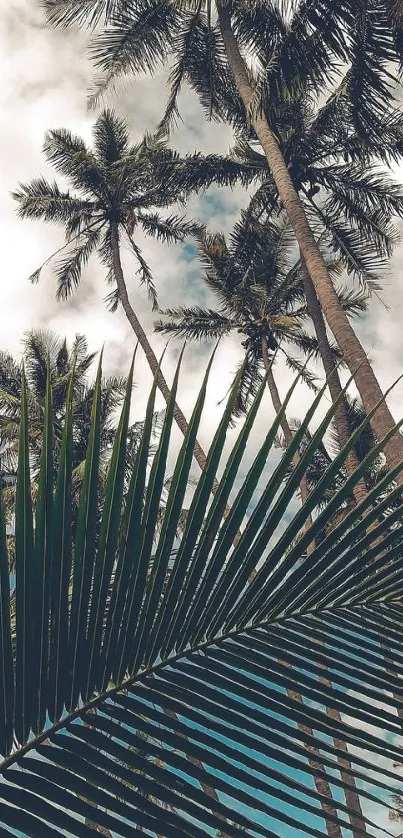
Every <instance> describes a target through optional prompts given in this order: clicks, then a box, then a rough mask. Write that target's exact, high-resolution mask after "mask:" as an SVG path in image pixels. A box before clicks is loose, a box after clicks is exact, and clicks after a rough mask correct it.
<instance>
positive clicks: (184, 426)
mask: <svg viewBox="0 0 403 838" xmlns="http://www.w3.org/2000/svg"><path fill="white" fill-rule="evenodd" d="M111 245H112V259H113V271H114V275H115V280H116V285H117V289H118V291H119V297H120V301H121V303H122V306H123V310H124V313H125V315H126V317H127V319H128V321H129V323H130V325H131V327H132V329H133V332H134V334H135V335H136V338H137V340H138V342H139V344H140V346H141V348H142V350H143V352H144V355H145V356H146V359H147V362H148V366H149V367H150V370H151V372H152V374H153V375H155V374H156V372H157V370H158V361H157V357H156V355H155V353H154V351H153V349H152V348H151V346H150V343H149V341H148V338H147V335H146V333H145V331H144V329H143V327H142V325H141V323H140V321H139V319H138V317H137V315H136V313H135V311H134V309H133V308H132V306H131V304H130V300H129V296H128V293H127V289H126V283H125V279H124V276H123V269H122V263H121V260H120V251H119V234H118V230H117V226H116V225H114V224H111ZM158 388H159V390H160V391H161V393H162V395H163V397H164V399H165V401H166V402H167V404H168V402H169V399H170V396H171V391H170V389H169V387H168V384H167V382H166V379H165V377H164V375H163V373H162V372H161V370H160V371H159V373H158ZM174 417H175V421H176V424H177V425H178V427H179V429H180V430H181V431H182V433H183V436H186V433H187V431H188V428H189V425H188V422H187V420H186V418H185V416H184V414H183V413H182V411H181V409H180V407H178V405H177V404H176V403H175V407H174ZM194 456H195V460H196V461H197V463H198V465H199V466H200V468H201V469H202V470H203V469H204V467H205V465H206V462H207V457H206V455H205V453H204V451H203V449H202V447H201V446H200V445H199V443H198V442H197V440H196V442H195V447H194Z"/></svg>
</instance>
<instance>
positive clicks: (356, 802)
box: [262, 309, 366, 838]
mask: <svg viewBox="0 0 403 838" xmlns="http://www.w3.org/2000/svg"><path fill="white" fill-rule="evenodd" d="M319 312H320V309H319ZM320 314H321V312H320ZM322 323H323V318H322ZM323 325H324V323H323ZM318 340H319V339H318ZM326 341H327V335H326ZM327 344H328V346H329V343H328V341H327ZM329 350H330V346H329ZM262 354H263V362H264V365H265V368H266V371H267V384H268V387H269V390H270V395H271V398H272V402H273V407H274V409H275V411H276V413H277V414H278V413H279V412H280V410H281V407H282V405H281V399H280V395H279V392H278V389H277V385H276V381H275V378H274V375H273V373H272V371H271V364H270V360H269V356H268V352H267V341H266V340H265V338H262ZM330 354H331V350H330ZM332 368H333V369H334V365H332ZM325 371H326V370H325ZM329 389H330V388H329ZM280 424H281V428H282V431H283V434H284V439H285V442H286V444H287V445H289V444H290V442H291V441H292V431H291V428H290V426H289V424H288V422H287V419H286V417H285V416H283V419H282V421H281V423H280ZM357 463H358V461H357ZM300 488H301V499H302V502H303V503H305V500H306V497H307V494H308V493H309V490H308V485H307V480H306V477H304V478H303V480H301V484H300ZM309 519H310V520H308V519H307V522H306V525H305V528H306V530H308V529H309V527H310V526H311V524H312V517H311V516H309ZM314 548H315V542H313V543H312V544H310V545H309V547H308V550H307V554H308V555H309V554H310V553H311V552H312V550H313V549H314ZM287 666H288V664H287ZM320 680H321V682H322V683H324V684H326V685H328V686H331V683H330V681H329V679H328V678H327V677H326V676H322V678H321V679H320ZM288 695H289V696H290V698H295V699H296V700H297V701H300V702H301V703H303V702H302V696H301V695H300V694H299V693H297V692H295V691H292V690H289V691H288ZM326 713H327V714H328V716H330V717H331V718H332V719H335V720H336V721H340V720H341V716H340V713H339V712H338V710H333V709H331V708H328V707H327V708H326ZM299 727H300V729H301V730H302V731H303V732H305V733H306V732H308V733H311V734H312V731H311V730H309V729H308V728H306V729H305V728H304V727H303V726H302V725H299ZM334 744H335V747H336V748H339V749H340V750H342V751H345V753H346V758H345V759H342V758H340V757H338V760H337V762H338V766H339V769H340V776H341V778H342V780H343V781H344V782H345V783H346V784H347V785H348V786H350V788H349V789H345V798H346V803H347V806H348V807H349V808H350V809H351V811H352V812H354V813H357V814H353V815H349V819H350V823H351V826H352V828H353V836H354V838H359V835H361V834H362V833H363V832H364V833H366V829H365V821H364V820H363V818H362V809H361V803H360V798H359V796H358V794H357V791H356V786H355V781H354V778H353V777H352V776H351V774H349V773H347V771H346V770H345V769H349V768H350V769H351V764H350V762H349V760H348V750H347V745H346V743H345V742H343V741H342V740H339V739H335V740H334ZM318 759H319V754H318V752H317V751H315V749H313V748H312V749H311V757H310V758H309V764H310V765H311V767H312V768H318V767H320V768H321V769H322V770H324V768H323V766H322V765H320V763H319V762H318ZM317 780H320V778H315V784H316V788H317V790H318V792H319V793H325V794H326V795H328V796H330V797H331V790H330V786H329V785H328V784H326V785H327V789H328V790H327V791H326V792H322V790H321V787H320V784H319V785H318V782H317ZM322 782H324V783H326V781H322ZM323 810H324V811H325V812H332V813H333V814H334V809H333V808H332V807H331V806H328V807H325V805H324V806H323ZM327 826H328V835H341V832H340V830H339V831H338V832H332V831H331V830H332V829H333V828H334V827H335V826H336V825H335V824H332V823H331V822H329V823H328V824H327ZM356 829H357V830H361V832H357V831H356ZM329 830H330V831H329Z"/></svg>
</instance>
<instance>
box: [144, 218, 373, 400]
mask: <svg viewBox="0 0 403 838" xmlns="http://www.w3.org/2000/svg"><path fill="white" fill-rule="evenodd" d="M198 251H199V258H200V260H201V264H202V267H203V268H204V273H203V279H204V281H205V283H206V286H207V288H208V289H209V290H210V291H211V292H212V293H213V296H214V297H215V299H216V301H217V303H218V305H219V307H218V309H212V308H211V309H202V308H201V307H200V306H194V307H186V306H180V307H178V308H175V309H173V308H170V309H167V310H166V311H165V312H163V314H164V315H165V317H164V319H161V320H159V321H158V322H157V323H156V324H155V330H156V331H157V332H163V333H166V334H174V335H177V336H178V337H182V338H186V339H188V340H201V339H206V338H211V339H215V340H217V338H219V339H220V338H223V337H225V336H227V335H229V334H231V333H238V334H240V335H242V337H243V340H241V338H240V339H239V340H240V344H241V346H242V348H243V350H244V352H245V355H246V363H243V364H242V369H243V376H242V379H241V380H240V386H239V395H238V399H237V401H236V404H235V413H236V414H241V413H243V412H245V409H246V407H247V405H248V403H249V400H250V398H252V397H253V396H254V395H256V393H257V391H258V389H259V386H260V384H261V381H262V377H263V374H264V370H265V362H266V363H267V358H266V357H265V354H266V353H265V352H264V349H265V346H264V344H265V343H267V351H268V352H269V354H270V355H272V353H273V352H276V350H277V349H278V348H279V349H280V352H281V357H285V360H286V363H287V366H288V367H289V368H290V369H292V370H294V372H299V373H301V375H302V378H303V380H304V381H305V383H306V384H308V386H309V387H313V388H315V376H314V374H313V373H312V372H311V371H310V370H309V368H308V367H307V366H306V364H304V363H303V362H302V363H301V355H302V358H303V359H304V356H305V359H306V356H308V355H310V356H311V357H314V356H318V355H319V347H318V342H317V340H316V338H315V337H313V336H312V334H311V333H310V330H309V315H308V309H307V304H306V299H305V293H304V287H303V282H302V278H301V264H300V261H299V260H296V259H295V239H294V236H293V235H292V232H291V231H290V228H289V224H288V223H287V220H286V219H285V218H284V216H280V217H273V218H272V219H271V220H270V221H268V222H266V223H265V224H263V223H260V222H259V221H257V220H256V219H252V218H251V217H250V214H249V212H246V213H242V214H241V219H240V221H239V222H238V223H237V224H236V225H235V227H234V229H233V231H232V233H231V235H230V238H229V243H228V244H227V242H226V240H225V237H224V236H223V235H221V234H218V233H209V232H208V231H205V232H204V235H202V236H201V237H200V238H199V248H198ZM340 267H341V266H340V263H338V262H332V263H331V264H330V262H329V269H330V270H332V274H333V276H334V279H335V280H337V278H338V274H339V272H340ZM338 296H339V298H340V299H341V302H342V305H343V308H344V309H345V310H346V311H348V312H349V313H350V314H352V315H353V314H357V313H359V312H362V311H364V310H365V308H366V297H365V294H363V293H361V292H360V291H359V290H354V289H352V290H351V291H350V290H346V289H344V288H343V287H342V286H339V287H338ZM332 349H333V358H334V363H337V361H338V360H340V354H339V353H338V351H337V347H335V346H333V348H332Z"/></svg>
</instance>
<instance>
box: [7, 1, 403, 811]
mask: <svg viewBox="0 0 403 838" xmlns="http://www.w3.org/2000/svg"><path fill="white" fill-rule="evenodd" d="M3 5H4V8H2V11H1V15H0V54H1V59H2V83H1V87H0V109H1V126H2V128H1V132H0V144H1V153H0V178H1V192H0V217H1V224H0V236H1V282H2V288H1V313H0V324H1V330H0V348H1V349H8V350H10V351H11V352H13V353H14V354H16V355H17V354H19V353H20V348H21V339H22V337H23V333H24V331H25V330H27V329H29V328H32V327H44V326H47V327H49V328H51V329H54V330H55V331H56V332H58V333H59V334H60V335H63V336H64V335H67V337H68V338H70V339H71V338H73V337H74V335H75V333H77V332H80V333H85V334H86V335H87V337H88V339H89V344H90V348H91V350H98V349H100V347H101V345H102V344H104V346H105V368H106V370H107V371H108V372H111V373H112V372H113V373H120V374H122V373H125V372H126V371H127V369H128V365H129V363H130V357H131V355H132V352H133V348H134V337H133V334H132V333H131V331H130V328H129V326H128V325H127V323H126V321H125V318H124V315H123V313H122V312H118V313H116V314H110V313H109V312H108V311H107V309H106V307H105V305H104V304H103V302H102V300H103V297H104V295H105V294H106V293H107V291H106V289H105V286H103V283H102V272H101V271H100V269H99V266H98V265H97V263H96V261H94V262H92V263H91V264H90V266H89V268H88V270H87V271H86V273H85V276H84V278H83V283H82V287H81V289H80V291H79V292H78V293H77V294H76V295H75V296H74V297H73V298H71V299H70V300H69V301H68V302H66V303H63V304H61V303H58V302H56V300H55V295H54V291H55V285H54V282H53V277H52V271H51V269H47V270H45V271H44V273H43V277H42V279H41V281H40V283H39V285H37V286H32V285H30V283H29V282H28V277H29V275H30V274H31V273H32V272H33V271H34V270H35V269H36V268H37V267H38V266H39V265H40V264H41V263H42V262H43V261H44V259H46V257H48V256H49V255H50V253H51V252H52V251H53V250H55V249H56V248H57V247H58V246H60V244H61V243H62V236H61V233H60V231H58V230H57V229H53V228H51V227H49V226H46V225H44V224H42V223H34V222H27V221H25V222H22V221H19V220H18V219H17V217H16V214H15V211H14V206H13V202H12V200H11V198H10V191H11V190H12V189H14V188H16V186H17V185H18V183H19V182H20V181H22V182H24V181H26V180H29V179H31V178H33V177H37V176H38V175H39V174H40V173H42V174H44V175H45V176H47V177H48V178H50V179H52V178H53V173H52V171H51V170H50V169H48V168H47V166H46V165H45V162H44V158H43V156H42V154H41V146H42V142H43V136H44V132H45V130H46V129H48V128H59V127H67V128H69V129H71V130H73V131H74V132H77V133H78V134H80V135H82V136H84V137H85V138H86V139H87V140H90V137H91V125H92V123H93V121H94V118H95V116H94V114H88V112H87V110H86V93H87V91H88V89H89V87H90V83H91V78H92V68H91V65H90V63H89V62H88V60H87V58H86V54H85V44H86V39H85V36H84V35H83V34H82V33H81V34H80V33H74V32H72V31H70V32H65V31H63V32H62V31H60V32H57V31H52V30H50V29H49V28H48V27H45V24H44V19H43V16H42V13H41V11H40V8H39V6H40V3H39V0H11V2H10V0H9V2H7V3H4V4H3ZM163 82H164V79H163V78H161V79H159V80H155V79H154V80H150V79H144V80H140V81H137V82H136V83H135V84H134V83H132V82H128V83H127V84H126V85H125V88H124V90H121V91H120V92H119V95H118V97H115V98H113V99H112V98H111V99H110V100H109V103H110V104H113V106H114V107H115V108H116V110H117V111H118V113H120V114H121V115H124V116H125V117H126V118H127V120H128V122H129V125H130V127H131V130H132V136H133V140H136V139H139V138H140V137H141V136H142V134H143V133H144V131H145V130H152V129H153V127H154V126H155V125H156V123H157V121H158V118H159V117H160V116H161V111H162V106H163V101H164V84H163ZM181 112H182V116H183V118H184V125H183V126H181V128H180V131H179V133H178V134H177V135H176V136H175V138H174V139H173V142H174V144H175V146H176V147H177V148H178V149H179V150H180V151H182V152H185V151H193V150H196V149H198V150H203V151H206V152H207V151H221V152H225V151H226V150H227V149H228V147H229V145H230V143H231V135H230V132H229V131H228V129H226V128H225V127H223V126H217V125H215V124H208V123H207V122H206V121H205V120H204V118H203V115H202V113H201V111H200V108H199V106H198V104H197V102H196V101H195V99H194V98H193V97H192V95H191V94H190V93H189V92H186V91H185V93H184V95H183V96H182V99H181ZM244 201H245V195H244V194H243V192H242V190H241V189H238V190H235V191H234V192H231V191H229V190H214V189H213V190H212V191H210V193H209V198H208V199H206V198H202V197H197V198H194V199H192V201H191V203H190V206H189V208H188V212H189V214H190V215H194V216H195V217H199V218H200V217H201V218H203V220H205V221H207V222H208V223H209V225H210V226H211V227H212V228H213V229H215V230H226V231H228V230H230V229H231V226H232V224H233V222H234V221H235V219H236V217H237V212H238V209H239V207H240V206H242V203H243V202H244ZM144 252H145V254H146V256H147V258H148V260H149V262H150V264H151V266H152V268H153V271H154V277H155V283H156V286H157V289H158V291H159V295H160V305H161V307H162V308H164V306H166V305H168V304H169V305H175V304H180V303H185V302H186V303H190V304H191V303H195V302H199V303H200V302H201V303H203V301H204V300H206V299H207V297H205V292H204V289H203V288H202V286H201V284H200V281H199V277H198V272H197V266H196V265H195V264H193V263H192V261H189V259H187V258H186V253H185V252H184V251H183V248H181V247H179V246H178V247H165V246H162V245H160V244H157V243H154V242H152V243H151V244H150V242H148V243H147V242H144ZM402 265H403V250H402V248H400V249H398V251H397V252H396V256H395V259H394V260H393V263H392V264H391V266H390V272H389V277H388V278H387V280H386V281H385V290H384V294H383V298H384V301H385V304H386V305H387V306H389V310H387V309H386V308H385V307H384V306H382V304H381V303H380V302H379V301H378V300H376V299H374V300H373V303H372V305H371V309H370V312H369V314H368V316H367V317H366V319H365V321H363V322H362V323H361V324H360V326H359V332H360V335H361V338H362V340H363V343H364V346H365V349H366V350H367V351H368V352H369V354H370V357H371V359H372V361H373V364H374V368H375V370H376V373H377V375H378V377H379V380H380V383H381V386H382V387H383V388H386V387H387V386H389V384H391V383H392V381H393V379H394V378H396V377H397V376H398V375H399V374H400V373H401V371H402V369H403V363H402V361H403V328H402V323H403V277H402ZM125 268H126V279H127V285H128V288H129V291H130V294H131V299H132V303H133V305H134V307H135V309H136V312H137V313H138V316H139V318H140V320H141V321H142V324H143V325H144V326H145V328H146V330H147V332H148V333H149V334H150V335H151V341H152V344H153V347H154V349H155V351H156V352H157V354H158V353H159V352H161V351H162V349H163V347H164V345H165V339H164V337H163V336H157V335H152V322H153V319H154V316H155V315H153V314H152V313H151V311H150V308H149V305H148V301H147V298H146V295H145V294H144V292H143V291H142V290H139V289H138V282H137V280H136V277H135V269H134V266H132V265H131V263H130V262H129V261H127V260H125ZM241 340H242V337H241V336H236V337H234V339H228V340H226V341H225V342H224V343H223V345H222V346H221V347H220V349H219V351H218V354H217V359H216V362H215V366H214V369H213V374H212V377H211V386H210V389H209V392H208V404H207V407H206V411H205V416H204V420H203V426H202V430H201V441H202V442H203V443H204V444H207V442H208V440H209V439H211V434H212V431H213V428H214V425H215V423H216V421H217V420H218V416H219V414H220V412H221V409H218V408H217V402H218V400H219V399H220V398H222V397H223V396H224V394H225V391H226V389H227V386H228V381H229V376H230V374H231V373H233V371H234V369H235V366H236V363H237V361H238V360H239V359H240V357H241V347H240V341H241ZM178 350H179V345H178V344H177V345H176V346H175V344H174V343H173V342H171V343H170V345H169V348H168V352H167V355H166V360H165V361H164V369H165V372H166V375H167V377H168V380H169V379H170V378H171V376H172V373H173V369H174V363H175V359H176V357H177V352H178ZM206 357H207V354H206V350H205V348H204V347H203V348H200V347H190V348H189V349H188V350H187V353H186V357H185V363H184V375H183V377H182V384H181V388H180V397H179V401H180V403H181V406H182V408H183V409H184V411H185V412H186V413H187V414H189V411H190V409H191V405H192V404H193V401H194V398H195V395H196V392H197V390H198V386H199V383H200V380H201V376H202V374H203V371H204V368H205V363H206ZM290 381H291V378H290V374H289V372H287V371H285V370H284V369H283V368H282V367H280V366H279V368H278V383H279V388H280V391H281V393H282V394H284V393H285V392H286V390H287V387H288V386H289V384H290ZM136 382H137V395H136V397H135V412H136V415H137V416H139V417H140V416H142V415H143V413H144V403H145V396H146V393H147V391H148V388H149V385H150V382H151V378H150V375H149V373H148V369H147V367H146V366H145V364H144V362H143V361H142V360H141V361H139V363H138V364H137V374H136ZM402 388H403V385H400V387H399V388H397V389H396V391H395V392H394V393H393V395H392V397H391V398H390V404H391V406H392V409H393V411H394V414H395V416H396V418H400V417H401V415H402V414H403V400H402V393H403V389H402ZM310 398H311V397H310V395H309V393H308V392H306V391H305V390H304V389H301V388H300V390H299V391H298V393H297V395H296V397H295V398H294V401H293V403H292V409H291V413H292V414H293V415H301V414H302V413H303V412H304V409H305V407H306V405H307V404H308V403H309V401H310ZM269 416H272V411H271V409H270V406H269V403H268V401H267V402H266V403H265V410H264V411H263V412H262V411H261V414H260V418H259V420H258V423H257V430H256V435H257V436H256V435H255V436H256V438H257V437H258V436H259V435H260V437H261V434H262V430H263V428H264V427H267V423H268V417H269ZM371 815H372V816H373V815H374V812H373V811H372V812H371Z"/></svg>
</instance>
